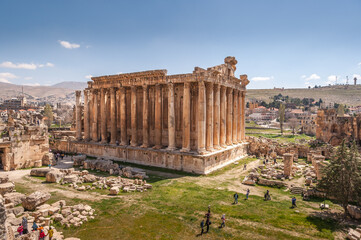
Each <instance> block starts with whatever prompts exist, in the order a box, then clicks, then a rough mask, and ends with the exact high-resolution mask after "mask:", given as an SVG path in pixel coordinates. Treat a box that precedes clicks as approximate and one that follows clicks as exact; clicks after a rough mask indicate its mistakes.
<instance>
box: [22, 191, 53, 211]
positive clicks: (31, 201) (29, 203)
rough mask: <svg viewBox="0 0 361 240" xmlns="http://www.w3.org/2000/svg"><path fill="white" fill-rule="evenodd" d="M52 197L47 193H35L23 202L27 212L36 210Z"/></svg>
mask: <svg viewBox="0 0 361 240" xmlns="http://www.w3.org/2000/svg"><path fill="white" fill-rule="evenodd" d="M50 197H51V195H50V193H45V192H39V191H38V192H34V193H32V194H30V195H29V196H27V197H26V198H25V199H24V201H23V202H22V205H23V207H24V208H25V209H26V210H30V211H32V210H34V209H35V208H36V207H37V206H39V205H41V204H43V203H45V202H46V201H47V200H49V199H50Z"/></svg>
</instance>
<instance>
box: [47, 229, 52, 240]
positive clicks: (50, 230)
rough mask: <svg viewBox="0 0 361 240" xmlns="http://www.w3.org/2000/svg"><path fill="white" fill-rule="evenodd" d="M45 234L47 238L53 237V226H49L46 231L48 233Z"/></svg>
mask: <svg viewBox="0 0 361 240" xmlns="http://www.w3.org/2000/svg"><path fill="white" fill-rule="evenodd" d="M46 236H49V240H52V239H53V236H54V228H53V227H49V231H48V234H46Z"/></svg>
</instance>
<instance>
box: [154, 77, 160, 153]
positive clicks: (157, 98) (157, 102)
mask: <svg viewBox="0 0 361 240" xmlns="http://www.w3.org/2000/svg"><path fill="white" fill-rule="evenodd" d="M154 115H155V146H154V148H155V149H161V148H162V85H160V84H157V85H156V86H155V109H154Z"/></svg>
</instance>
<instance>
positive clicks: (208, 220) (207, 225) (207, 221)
mask: <svg viewBox="0 0 361 240" xmlns="http://www.w3.org/2000/svg"><path fill="white" fill-rule="evenodd" d="M211 224H212V223H211V220H210V219H209V218H207V220H206V227H207V231H206V233H207V232H208V231H209V225H211Z"/></svg>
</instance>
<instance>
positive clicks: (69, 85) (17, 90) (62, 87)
mask: <svg viewBox="0 0 361 240" xmlns="http://www.w3.org/2000/svg"><path fill="white" fill-rule="evenodd" d="M86 87H87V83H86V82H61V83H57V84H55V85H53V86H27V85H16V84H10V83H2V82H0V89H1V91H0V98H1V99H9V98H12V97H17V96H21V94H22V92H23V91H24V95H25V96H26V98H27V99H28V100H30V101H31V100H35V99H37V100H39V101H45V102H50V103H54V104H55V103H57V102H62V103H64V104H66V103H68V104H74V102H75V94H74V91H75V90H83V89H85V88H86Z"/></svg>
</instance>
